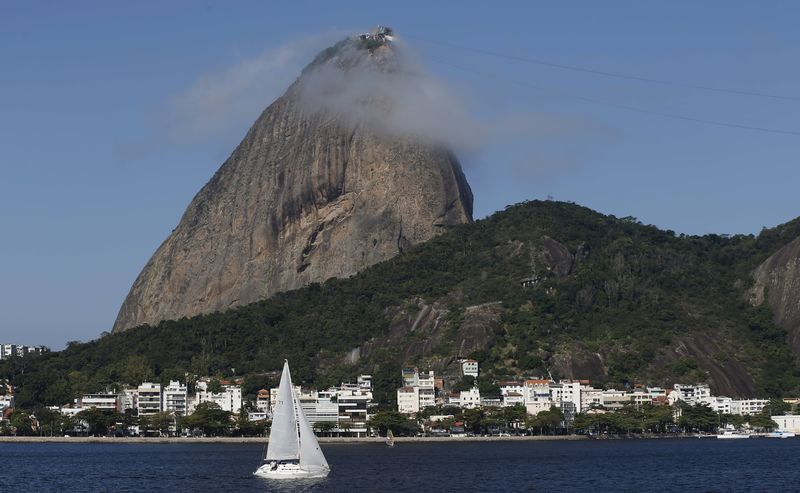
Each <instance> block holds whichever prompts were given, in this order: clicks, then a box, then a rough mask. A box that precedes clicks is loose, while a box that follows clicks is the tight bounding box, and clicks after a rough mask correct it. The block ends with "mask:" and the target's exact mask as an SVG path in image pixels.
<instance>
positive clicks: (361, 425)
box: [332, 375, 372, 436]
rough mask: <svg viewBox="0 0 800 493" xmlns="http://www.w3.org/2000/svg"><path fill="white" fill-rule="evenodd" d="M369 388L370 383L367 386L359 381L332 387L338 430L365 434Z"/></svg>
mask: <svg viewBox="0 0 800 493" xmlns="http://www.w3.org/2000/svg"><path fill="white" fill-rule="evenodd" d="M367 376H368V375H367ZM371 380H372V378H371V377H370V382H371ZM371 389H372V385H370V386H369V387H367V386H365V385H362V384H361V382H359V383H358V384H356V385H352V384H345V383H343V384H342V385H341V386H340V387H339V388H338V389H332V390H335V393H336V403H337V404H338V405H339V423H338V428H339V431H340V432H345V433H353V434H355V435H356V436H366V433H367V421H368V420H369V408H370V407H371V406H372V390H371Z"/></svg>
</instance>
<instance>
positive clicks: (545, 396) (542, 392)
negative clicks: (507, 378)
mask: <svg viewBox="0 0 800 493" xmlns="http://www.w3.org/2000/svg"><path fill="white" fill-rule="evenodd" d="M524 395H525V409H526V410H527V412H528V414H532V415H537V414H539V413H540V412H542V411H547V410H549V409H550V408H551V407H552V406H553V401H552V399H550V381H549V380H542V379H539V380H535V379H531V380H525V389H524Z"/></svg>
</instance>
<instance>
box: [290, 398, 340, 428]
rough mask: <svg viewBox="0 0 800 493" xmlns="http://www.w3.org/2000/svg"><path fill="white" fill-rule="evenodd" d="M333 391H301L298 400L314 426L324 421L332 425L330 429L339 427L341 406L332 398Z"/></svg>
mask: <svg viewBox="0 0 800 493" xmlns="http://www.w3.org/2000/svg"><path fill="white" fill-rule="evenodd" d="M333 395H334V394H333V392H331V391H329V390H321V391H319V392H317V391H316V390H307V391H303V392H300V395H299V396H298V400H299V401H300V407H302V408H303V413H304V414H305V415H306V419H307V420H308V422H309V424H311V426H312V427H317V426H319V425H321V424H323V423H328V424H329V425H330V430H334V429H335V428H337V425H338V423H339V406H338V404H337V403H336V401H335V400H333V399H332V397H333Z"/></svg>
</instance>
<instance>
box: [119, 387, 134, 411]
mask: <svg viewBox="0 0 800 493" xmlns="http://www.w3.org/2000/svg"><path fill="white" fill-rule="evenodd" d="M120 407H121V409H120V412H123V413H124V412H125V411H127V410H128V409H130V410H136V409H138V407H139V389H138V388H124V389H122V394H120Z"/></svg>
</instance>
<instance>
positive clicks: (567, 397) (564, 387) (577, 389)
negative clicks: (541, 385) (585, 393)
mask: <svg viewBox="0 0 800 493" xmlns="http://www.w3.org/2000/svg"><path fill="white" fill-rule="evenodd" d="M550 400H551V401H552V402H553V405H554V406H556V407H558V408H562V407H566V408H569V409H572V412H573V414H574V411H575V410H579V409H580V408H581V384H580V382H578V381H577V380H561V381H560V382H558V383H553V382H551V383H550ZM566 403H570V404H571V405H566Z"/></svg>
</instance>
